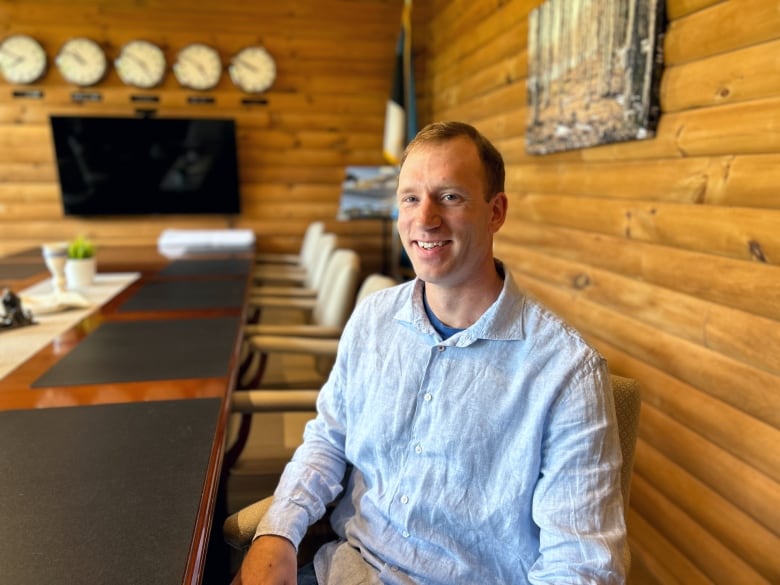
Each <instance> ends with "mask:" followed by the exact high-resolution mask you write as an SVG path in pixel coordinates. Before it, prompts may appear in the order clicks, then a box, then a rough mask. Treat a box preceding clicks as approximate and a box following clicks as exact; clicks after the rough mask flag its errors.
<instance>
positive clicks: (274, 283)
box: [242, 233, 337, 364]
mask: <svg viewBox="0 0 780 585" xmlns="http://www.w3.org/2000/svg"><path fill="white" fill-rule="evenodd" d="M336 243H337V239H336V235H335V234H331V233H322V234H319V235H318V236H316V246H317V247H316V249H315V250H313V252H312V255H311V258H310V259H309V260H308V265H307V267H306V268H305V270H303V271H298V267H297V266H296V267H293V268H294V269H295V271H293V272H284V270H285V269H289V270H292V268H290V267H287V266H282V265H273V264H269V265H263V267H257V268H255V269H254V272H253V275H252V276H253V278H254V280H255V282H256V283H258V284H257V285H256V286H253V287H252V289H251V291H250V295H251V298H253V299H255V300H257V299H258V297H260V296H274V297H278V296H285V297H304V298H314V297H316V295H317V292H318V291H319V289H320V287H321V286H322V282H323V279H324V278H325V269H326V268H327V265H328V261H329V260H330V256H331V254H332V253H333V250H335V249H336ZM263 268H265V270H264V269H263ZM261 319H262V310H261V307H260V303H258V302H255V303H251V304H250V307H249V310H248V311H247V317H246V321H247V323H254V324H256V323H258V322H260V320H261ZM243 363H244V362H242V364H243Z"/></svg>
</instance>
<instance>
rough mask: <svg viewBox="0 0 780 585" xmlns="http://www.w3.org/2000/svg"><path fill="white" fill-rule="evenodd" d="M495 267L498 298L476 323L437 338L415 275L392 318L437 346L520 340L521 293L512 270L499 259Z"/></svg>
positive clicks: (521, 325)
mask: <svg viewBox="0 0 780 585" xmlns="http://www.w3.org/2000/svg"><path fill="white" fill-rule="evenodd" d="M496 267H497V268H498V270H499V271H500V272H502V273H503V274H504V286H503V288H502V289H501V293H500V294H499V295H498V298H497V299H496V300H495V302H494V303H493V304H492V305H491V306H490V307H489V308H488V309H487V311H485V312H484V313H483V314H482V316H481V317H480V318H479V319H478V320H477V322H476V323H474V324H473V325H471V326H470V327H468V328H466V329H464V330H463V331H461V332H460V333H456V334H455V335H453V336H452V337H450V338H449V339H447V340H445V341H442V340H441V336H440V335H439V334H438V333H437V332H436V330H435V329H434V328H433V325H431V322H430V320H429V319H428V316H427V315H426V314H425V307H424V305H423V286H424V283H423V281H422V280H420V279H419V278H417V279H415V280H414V282H413V286H412V287H411V294H410V295H409V297H408V298H407V299H406V301H405V302H404V303H403V305H402V306H401V308H400V309H399V310H398V312H397V313H396V315H395V319H397V320H399V321H403V322H405V323H408V324H409V325H410V326H411V327H413V328H414V329H416V330H417V331H419V332H420V333H422V334H424V335H428V336H430V337H431V338H432V339H433V341H434V343H437V344H441V345H452V346H455V347H465V346H467V345H471V344H472V343H474V342H475V341H477V340H479V339H489V340H498V341H502V340H503V341H508V340H515V339H523V337H524V336H525V334H524V328H523V314H524V313H523V308H524V305H525V295H523V293H522V292H521V291H520V289H519V287H518V286H517V283H515V280H514V278H513V277H512V273H511V272H509V271H508V270H506V269H505V267H504V264H503V263H502V262H501V261H500V260H496Z"/></svg>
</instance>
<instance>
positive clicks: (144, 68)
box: [126, 53, 149, 73]
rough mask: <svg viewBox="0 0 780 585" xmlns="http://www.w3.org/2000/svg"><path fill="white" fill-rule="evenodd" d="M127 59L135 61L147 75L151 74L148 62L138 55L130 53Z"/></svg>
mask: <svg viewBox="0 0 780 585" xmlns="http://www.w3.org/2000/svg"><path fill="white" fill-rule="evenodd" d="M126 56H127V57H130V58H131V59H132V60H133V61H135V62H136V63H138V66H139V67H140V68H141V69H143V70H144V71H145V72H146V73H149V67H148V66H147V65H146V61H144V60H143V59H141V58H140V57H138V56H137V55H133V54H132V53H130V54H129V55H126Z"/></svg>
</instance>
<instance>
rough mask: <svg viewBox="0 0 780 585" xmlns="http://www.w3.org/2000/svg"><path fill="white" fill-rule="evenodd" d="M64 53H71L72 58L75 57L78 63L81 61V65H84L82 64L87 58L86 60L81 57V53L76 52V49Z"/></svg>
mask: <svg viewBox="0 0 780 585" xmlns="http://www.w3.org/2000/svg"><path fill="white" fill-rule="evenodd" d="M66 54H69V55H73V58H74V59H76V61H78V62H79V63H81V64H82V65H84V64H85V63H86V62H87V60H86V59H85V58H84V57H82V56H81V55H80V54H79V53H78V52H76V51H73V50H71V51H68V52H67V53H66Z"/></svg>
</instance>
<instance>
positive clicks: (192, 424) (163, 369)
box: [0, 249, 251, 585]
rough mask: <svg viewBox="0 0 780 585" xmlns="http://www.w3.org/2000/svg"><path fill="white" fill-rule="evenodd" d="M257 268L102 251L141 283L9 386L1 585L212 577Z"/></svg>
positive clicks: (3, 425) (11, 271) (17, 260)
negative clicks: (215, 519) (212, 536)
mask: <svg viewBox="0 0 780 585" xmlns="http://www.w3.org/2000/svg"><path fill="white" fill-rule="evenodd" d="M33 258H34V254H30V255H27V256H25V255H24V254H20V255H17V256H16V257H14V258H12V259H10V260H9V261H7V262H4V260H5V259H0V278H1V277H2V275H3V274H4V273H3V270H4V269H5V270H6V271H7V272H6V274H8V275H9V276H8V278H9V280H11V283H12V285H14V284H15V285H17V286H21V284H25V285H27V284H28V283H29V282H30V279H33V280H34V279H35V278H39V279H40V278H46V277H47V276H48V274H47V273H46V272H45V268H44V269H43V272H40V271H39V272H38V273H36V272H35V271H34V270H33V269H32V268H30V269H28V268H26V267H27V266H39V268H40V267H41V266H42V264H40V265H39V264H37V263H36V262H34V261H31V260H32V259H33ZM250 266H251V258H248V257H247V256H246V255H245V256H240V255H230V256H228V257H225V258H219V257H214V256H209V257H207V258H194V259H183V260H176V261H175V262H171V261H169V260H168V259H166V258H163V257H161V256H160V255H159V254H157V253H156V251H155V250H153V249H126V250H111V251H105V252H104V253H102V254H101V255H100V256H99V258H98V267H99V270H100V272H125V271H128V270H133V269H137V270H138V271H139V272H141V273H142V277H141V279H140V280H139V281H137V282H136V283H134V284H132V285H130V286H129V287H128V288H127V289H126V290H125V291H123V292H122V293H121V294H120V295H118V296H117V297H115V298H114V299H113V300H111V301H110V302H109V303H107V304H106V305H104V306H103V307H102V308H101V309H100V310H99V311H98V312H96V313H94V314H92V315H91V316H89V317H87V318H85V319H84V320H83V321H82V322H80V323H78V324H77V325H76V326H74V327H73V328H72V329H70V330H68V331H67V332H65V333H63V334H62V335H60V336H58V337H57V338H56V339H53V340H52V342H51V343H50V344H49V345H48V346H46V347H44V348H43V349H42V350H40V351H39V352H37V353H36V354H35V355H34V356H33V357H31V358H30V359H29V360H27V361H26V362H25V363H23V364H22V365H21V366H20V367H18V368H17V369H15V370H14V371H12V372H11V373H10V374H8V375H7V376H6V377H5V378H3V379H0V445H2V448H1V449H0V469H2V472H0V519H2V521H0V581H1V582H6V581H8V582H9V583H15V584H18V585H25V584H28V583H29V584H38V583H52V582H57V583H73V584H83V583H112V584H122V583H138V584H146V583H149V584H155V585H166V584H168V583H170V584H177V585H178V584H180V583H187V584H191V583H199V582H200V579H201V576H202V571H203V568H204V563H205V555H206V549H207V545H208V538H209V532H210V529H211V517H212V513H213V510H214V505H215V500H216V496H217V489H218V484H219V478H220V469H221V460H222V455H223V448H224V442H225V433H226V428H227V417H228V415H229V394H230V391H231V390H232V387H233V384H234V380H235V376H236V370H237V365H238V356H239V352H240V343H241V335H242V332H241V328H242V323H243V322H244V311H245V299H246V294H247V290H248V287H249V285H250V282H249V268H250ZM220 267H221V269H220ZM36 275H37V276H36ZM149 291H152V292H151V294H150V292H149ZM52 405H53V406H56V407H54V408H52V407H51V406H52ZM44 406H46V407H45V408H44Z"/></svg>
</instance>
